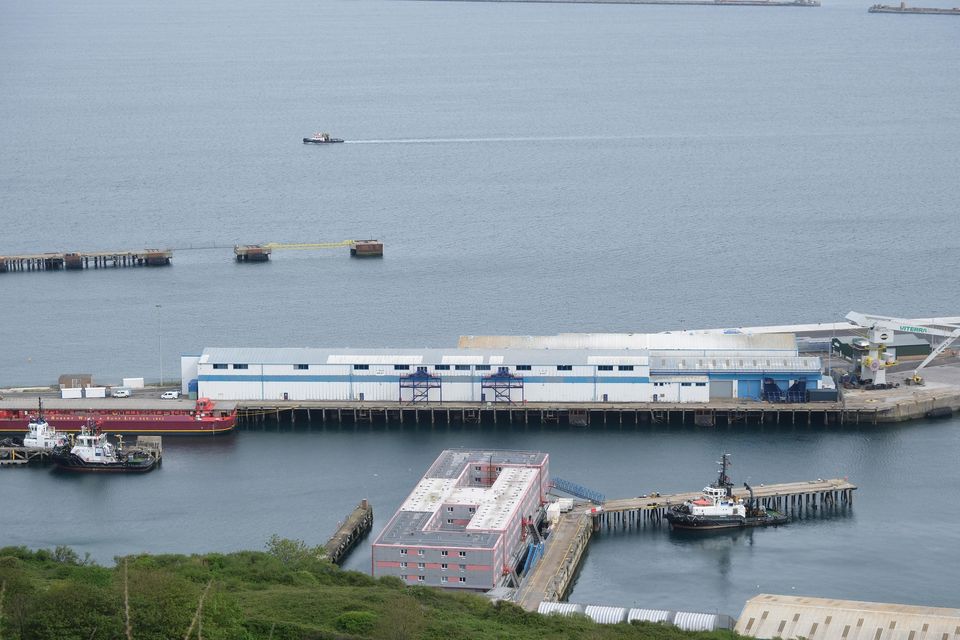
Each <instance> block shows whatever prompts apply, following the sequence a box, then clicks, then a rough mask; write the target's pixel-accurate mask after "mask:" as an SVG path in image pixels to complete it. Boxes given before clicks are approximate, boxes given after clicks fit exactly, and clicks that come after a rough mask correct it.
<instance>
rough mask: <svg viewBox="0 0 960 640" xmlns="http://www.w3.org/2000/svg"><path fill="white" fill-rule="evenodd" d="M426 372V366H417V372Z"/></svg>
mask: <svg viewBox="0 0 960 640" xmlns="http://www.w3.org/2000/svg"><path fill="white" fill-rule="evenodd" d="M426 372H427V368H426V367H417V373H426Z"/></svg>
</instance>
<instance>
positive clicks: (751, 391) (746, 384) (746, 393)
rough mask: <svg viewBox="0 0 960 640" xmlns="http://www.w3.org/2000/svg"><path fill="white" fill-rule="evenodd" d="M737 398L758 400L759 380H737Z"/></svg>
mask: <svg viewBox="0 0 960 640" xmlns="http://www.w3.org/2000/svg"><path fill="white" fill-rule="evenodd" d="M737 397H739V398H749V399H751V400H759V399H760V381H759V380H739V381H738V384H737Z"/></svg>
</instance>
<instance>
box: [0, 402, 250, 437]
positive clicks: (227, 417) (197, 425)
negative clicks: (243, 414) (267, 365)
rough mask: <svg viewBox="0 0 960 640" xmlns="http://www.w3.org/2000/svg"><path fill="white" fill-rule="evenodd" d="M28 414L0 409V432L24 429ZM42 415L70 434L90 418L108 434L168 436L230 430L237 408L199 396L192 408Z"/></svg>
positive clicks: (49, 410)
mask: <svg viewBox="0 0 960 640" xmlns="http://www.w3.org/2000/svg"><path fill="white" fill-rule="evenodd" d="M30 416H31V412H30V410H28V409H5V408H0V432H8V433H9V432H17V433H19V432H23V431H26V430H27V424H28V423H29V422H30ZM43 417H44V419H46V421H47V422H48V423H49V424H50V426H51V427H54V428H55V429H56V430H57V431H58V432H59V431H67V432H72V433H78V432H79V431H80V429H81V427H83V426H84V425H86V424H87V421H88V420H90V419H95V420H96V421H97V423H98V424H99V425H100V428H101V429H102V430H103V431H107V432H109V433H126V434H138V433H139V434H151V435H170V436H172V435H204V434H211V435H212V434H217V433H229V432H230V431H233V428H234V427H235V426H236V424H237V412H236V410H230V411H226V410H222V409H217V408H216V405H215V403H214V402H213V400H210V399H209V398H200V399H198V400H197V404H196V406H195V407H194V408H192V409H186V408H171V409H128V408H123V407H110V408H107V407H104V408H84V409H64V408H60V409H57V408H45V409H44V411H43Z"/></svg>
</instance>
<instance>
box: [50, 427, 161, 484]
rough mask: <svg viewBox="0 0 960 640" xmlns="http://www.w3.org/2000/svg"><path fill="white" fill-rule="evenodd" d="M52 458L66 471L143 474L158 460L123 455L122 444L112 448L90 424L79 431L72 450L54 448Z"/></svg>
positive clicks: (130, 453)
mask: <svg viewBox="0 0 960 640" xmlns="http://www.w3.org/2000/svg"><path fill="white" fill-rule="evenodd" d="M52 457H53V462H54V464H55V465H57V467H58V468H60V469H65V470H67V471H83V472H94V473H146V472H147V471H151V470H153V468H154V467H156V466H157V459H156V458H155V457H154V456H151V455H150V454H148V453H145V452H143V451H139V450H133V451H125V450H124V448H123V441H122V440H121V441H120V445H119V446H114V445H113V444H112V443H111V442H110V441H109V439H108V438H107V434H105V433H100V428H99V427H98V426H97V424H96V422H94V421H93V420H89V421H88V422H87V424H86V425H84V426H83V427H81V428H80V433H79V434H77V437H76V441H75V442H74V444H73V446H70V445H64V446H59V447H55V448H54V449H53V451H52Z"/></svg>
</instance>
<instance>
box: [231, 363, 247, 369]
mask: <svg viewBox="0 0 960 640" xmlns="http://www.w3.org/2000/svg"><path fill="white" fill-rule="evenodd" d="M233 368H234V369H246V368H247V365H245V364H235V365H233Z"/></svg>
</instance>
